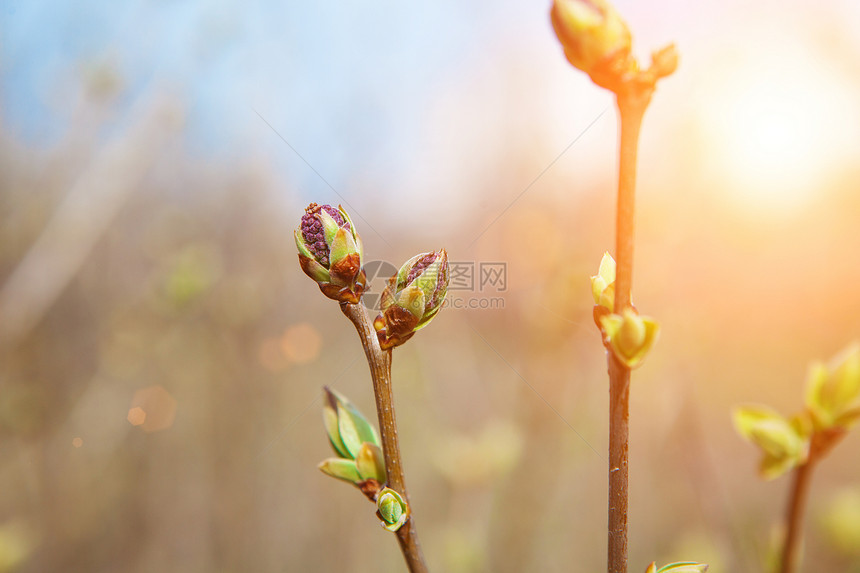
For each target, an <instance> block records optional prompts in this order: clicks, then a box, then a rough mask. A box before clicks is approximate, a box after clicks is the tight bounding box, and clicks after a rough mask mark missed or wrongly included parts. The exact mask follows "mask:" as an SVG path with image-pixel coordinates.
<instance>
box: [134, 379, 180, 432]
mask: <svg viewBox="0 0 860 573" xmlns="http://www.w3.org/2000/svg"><path fill="white" fill-rule="evenodd" d="M175 418H176V398H174V397H173V396H171V395H170V392H168V391H167V390H165V389H164V388H163V387H161V386H149V387H147V388H142V389H140V390H138V391H137V392H135V393H134V398H133V399H132V408H131V409H130V410H129V411H128V421H129V422H131V424H132V425H134V426H140V428H141V429H142V430H143V431H145V432H157V431H159V430H166V429H167V428H169V427H171V426H172V425H173V420H174V419H175Z"/></svg>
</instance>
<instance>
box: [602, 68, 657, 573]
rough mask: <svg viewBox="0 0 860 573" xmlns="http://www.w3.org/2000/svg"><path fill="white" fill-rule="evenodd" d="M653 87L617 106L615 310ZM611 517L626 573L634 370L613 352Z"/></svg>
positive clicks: (625, 288) (612, 570)
mask: <svg viewBox="0 0 860 573" xmlns="http://www.w3.org/2000/svg"><path fill="white" fill-rule="evenodd" d="M653 90H654V86H653V84H650V85H648V84H640V83H636V84H634V85H633V86H632V87H631V89H630V90H625V91H620V92H619V93H618V97H617V99H616V102H617V104H618V111H619V116H620V121H621V145H620V151H619V160H618V204H617V209H616V221H615V260H616V271H615V301H614V305H615V310H614V312H616V313H618V314H620V313H621V312H622V311H623V310H624V309H625V308H628V307H630V306H631V304H630V297H631V290H632V285H633V238H634V214H635V205H636V201H635V195H636V154H637V150H638V147H639V130H640V128H641V126H642V117H643V116H644V114H645V110H646V108H647V107H648V103H649V102H650V100H651V94H652V93H653ZM608 354H609V357H608V361H609V517H608V533H609V539H608V545H609V547H608V571H609V573H626V572H627V499H628V489H627V475H628V459H629V456H628V440H629V431H630V429H629V418H630V416H629V403H630V368H628V367H627V366H625V365H624V364H622V363H621V362H620V361H619V360H618V359H617V358H616V357H615V355H614V354H612V352H609V353H608Z"/></svg>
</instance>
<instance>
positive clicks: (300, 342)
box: [281, 322, 322, 364]
mask: <svg viewBox="0 0 860 573" xmlns="http://www.w3.org/2000/svg"><path fill="white" fill-rule="evenodd" d="M321 348H322V337H321V336H320V334H319V332H318V331H317V329H316V328H314V327H313V326H311V325H310V324H308V323H306V322H302V323H299V324H295V325H293V326H290V327H289V328H287V329H286V330H285V331H284V335H283V336H282V337H281V350H282V351H283V353H284V356H286V357H287V358H288V359H289V360H290V362H295V363H296V364H305V363H307V362H311V361H313V360H315V359H316V357H317V356H318V355H319V353H320V349H321Z"/></svg>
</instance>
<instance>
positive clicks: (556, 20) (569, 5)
mask: <svg viewBox="0 0 860 573" xmlns="http://www.w3.org/2000/svg"><path fill="white" fill-rule="evenodd" d="M550 18H551V19H552V27H553V29H554V30H555V33H556V36H558V39H559V41H560V42H561V45H562V47H563V48H564V55H565V57H567V61H569V62H570V63H571V64H572V65H573V66H574V67H576V68H578V69H580V70H582V71H584V72H585V73H587V74H588V75H589V76H591V78H592V80H593V81H594V82H595V83H596V84H598V85H601V86H604V87H609V85H607V78H606V77H605V76H606V75H607V72H608V71H610V70H611V71H612V73H613V74H616V75H617V73H619V72H620V71H623V68H632V70H634V71H635V66H636V62H635V60H633V58H632V57H630V48H631V37H630V30H628V28H627V24H625V23H624V20H622V19H621V16H620V15H619V14H618V12H616V11H615V8H613V7H612V5H611V4H609V2H607V1H606V0H554V1H553V3H552V10H551V11H550ZM619 68H621V69H619Z"/></svg>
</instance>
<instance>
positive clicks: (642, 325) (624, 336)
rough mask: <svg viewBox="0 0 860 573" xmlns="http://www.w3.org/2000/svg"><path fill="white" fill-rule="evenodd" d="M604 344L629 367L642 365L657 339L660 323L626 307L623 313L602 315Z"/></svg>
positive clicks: (601, 323) (601, 324)
mask: <svg viewBox="0 0 860 573" xmlns="http://www.w3.org/2000/svg"><path fill="white" fill-rule="evenodd" d="M600 326H601V329H602V330H603V336H604V344H605V345H606V346H607V347H608V348H609V349H610V350H611V351H612V353H613V354H614V355H615V357H616V358H618V360H620V361H621V362H622V363H624V364H625V365H626V366H627V367H628V368H636V367H637V366H640V365H641V364H642V362H643V361H644V360H645V357H646V356H647V355H648V352H649V351H650V350H651V347H652V346H654V343H655V342H656V341H657V335H658V334H659V332H660V325H659V324H657V321H655V320H654V319H653V318H650V317H647V316H639V315H638V314H637V313H636V312H635V311H633V310H632V309H629V308H625V309H624V312H623V313H622V314H609V315H606V316H602V317H600Z"/></svg>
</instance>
